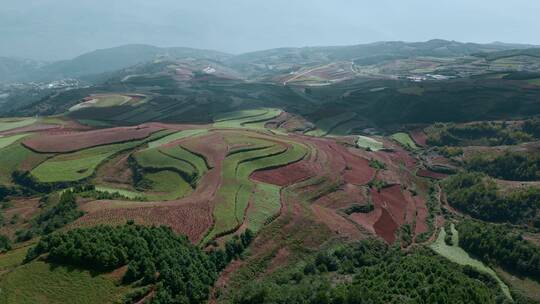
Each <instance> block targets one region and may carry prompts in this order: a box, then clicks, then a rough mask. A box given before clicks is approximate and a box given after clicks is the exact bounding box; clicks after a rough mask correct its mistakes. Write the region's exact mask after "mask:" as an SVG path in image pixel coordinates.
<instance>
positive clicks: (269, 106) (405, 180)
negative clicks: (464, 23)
mask: <svg viewBox="0 0 540 304" xmlns="http://www.w3.org/2000/svg"><path fill="white" fill-rule="evenodd" d="M510 47H512V48H513V47H516V46H515V45H504V44H500V43H498V44H489V45H478V44H462V43H457V42H448V41H442V40H432V41H428V42H424V43H404V42H388V43H376V44H370V45H362V46H353V47H321V48H298V49H296V48H289V49H275V50H269V51H264V52H256V53H251V54H243V55H238V56H231V55H226V54H221V53H216V52H212V51H207V52H206V51H204V52H203V51H198V50H191V49H161V48H154V47H150V46H140V45H139V46H126V47H120V48H116V49H110V50H101V51H96V52H93V53H90V54H87V55H83V56H81V57H78V58H76V59H74V60H72V61H66V62H61V63H53V64H51V65H50V66H49V68H50V69H51V71H52V70H53V69H52V68H51V66H52V67H55V69H56V70H55V71H58V72H57V73H72V75H79V76H81V75H82V74H78V73H81V71H85V73H87V72H92V73H94V72H96V73H98V75H94V76H93V77H92V82H93V83H90V82H86V83H84V84H79V83H76V84H74V85H72V86H69V87H59V88H48V84H45V86H46V87H47V89H46V90H39V86H40V85H39V84H37V85H35V86H31V87H30V88H32V89H29V87H26V86H24V85H20V86H19V85H17V86H7V87H6V88H5V89H3V90H6V92H9V93H6V94H15V92H18V94H23V93H25V94H26V95H24V96H32V95H34V94H35V92H36V91H37V92H40V94H41V95H39V98H35V99H31V98H29V99H27V100H22V99H19V98H14V99H10V98H11V97H8V98H6V99H4V100H7V101H6V102H13V103H10V104H9V107H8V106H6V107H0V113H1V114H2V118H0V207H1V208H0V290H1V292H0V303H9V304H10V303H44V302H46V303H70V302H73V301H74V300H73V299H77V302H81V303H131V304H135V303H140V304H142V303H154V304H155V303H223V304H244V303H263V304H266V303H268V304H270V303H328V304H344V303H347V304H348V303H351V304H352V303H376V304H388V303H392V304H398V303H399V304H401V303H411V304H413V303H414V304H416V303H418V304H420V303H478V304H486V303H487V304H500V303H516V304H531V303H540V298H539V296H538V295H539V294H540V241H539V240H540V190H539V189H540V158H539V157H538V155H540V102H539V100H538V96H540V75H539V74H538V73H540V59H538V58H537V57H534V56H523V55H522V54H524V53H529V54H531V52H535V51H531V50H529V49H518V50H515V49H513V50H507V48H510ZM486 52H487V53H486ZM516 54H519V55H516ZM488 57H489V58H488ZM92 65H95V66H92ZM113 67H114V69H113ZM98 71H99V72H98ZM62 75H64V74H62ZM65 75H67V74H65ZM85 78H86V79H89V78H88V77H87V76H85ZM87 81H89V80H87ZM14 96H23V95H14ZM36 96H38V95H36ZM79 299H80V301H79Z"/></svg>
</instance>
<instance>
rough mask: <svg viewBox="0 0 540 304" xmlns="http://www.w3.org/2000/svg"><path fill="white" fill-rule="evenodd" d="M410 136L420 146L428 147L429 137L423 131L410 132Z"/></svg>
mask: <svg viewBox="0 0 540 304" xmlns="http://www.w3.org/2000/svg"><path fill="white" fill-rule="evenodd" d="M410 135H411V137H412V139H413V140H414V142H415V143H416V144H417V145H420V146H426V145H427V143H426V141H427V135H426V133H424V131H423V130H422V129H416V130H413V131H411V132H410Z"/></svg>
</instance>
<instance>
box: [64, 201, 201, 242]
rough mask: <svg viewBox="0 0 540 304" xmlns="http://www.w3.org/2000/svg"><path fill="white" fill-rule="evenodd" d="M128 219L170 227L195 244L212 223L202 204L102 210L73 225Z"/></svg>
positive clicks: (89, 214) (112, 222)
mask: <svg viewBox="0 0 540 304" xmlns="http://www.w3.org/2000/svg"><path fill="white" fill-rule="evenodd" d="M127 220H134V221H135V222H136V223H138V224H143V225H167V226H170V227H171V228H172V229H173V230H174V231H175V232H176V233H181V234H185V235H187V237H188V238H189V240H190V241H191V242H193V243H197V242H198V241H200V240H201V239H202V237H203V236H204V233H205V232H206V230H207V229H209V228H210V226H211V225H212V216H211V210H210V207H209V206H208V205H207V204H198V203H193V204H184V205H177V206H144V207H136V208H117V209H104V210H98V211H96V212H92V213H87V214H85V215H84V216H83V217H81V218H80V219H78V220H77V221H76V222H75V223H74V224H73V225H74V226H95V225H98V224H112V225H119V224H123V223H125V222H126V221H127Z"/></svg>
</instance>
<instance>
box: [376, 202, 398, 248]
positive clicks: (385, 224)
mask: <svg viewBox="0 0 540 304" xmlns="http://www.w3.org/2000/svg"><path fill="white" fill-rule="evenodd" d="M397 228H398V225H397V224H396V222H394V219H392V216H391V215H390V213H388V211H386V209H382V213H381V216H380V217H379V219H378V220H377V222H376V223H375V225H373V229H374V230H375V233H377V235H378V236H380V237H382V238H383V239H384V240H385V241H386V242H388V243H390V244H392V243H394V241H395V240H396V236H395V235H394V233H395V232H396V230H397Z"/></svg>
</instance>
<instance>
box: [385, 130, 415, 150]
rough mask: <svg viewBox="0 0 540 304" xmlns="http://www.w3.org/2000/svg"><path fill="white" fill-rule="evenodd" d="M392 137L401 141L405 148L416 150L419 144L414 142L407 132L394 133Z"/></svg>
mask: <svg viewBox="0 0 540 304" xmlns="http://www.w3.org/2000/svg"><path fill="white" fill-rule="evenodd" d="M391 138H392V139H393V140H395V141H397V142H398V143H400V144H401V145H402V146H404V147H405V148H409V149H413V150H416V149H418V146H417V145H416V144H415V143H414V141H413V140H412V138H411V137H410V136H409V134H407V133H403V132H399V133H395V134H392V136H391Z"/></svg>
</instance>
